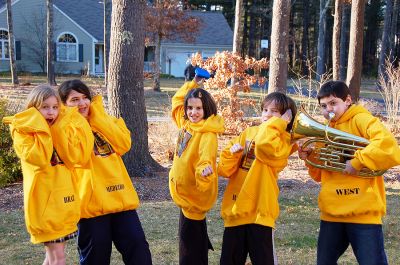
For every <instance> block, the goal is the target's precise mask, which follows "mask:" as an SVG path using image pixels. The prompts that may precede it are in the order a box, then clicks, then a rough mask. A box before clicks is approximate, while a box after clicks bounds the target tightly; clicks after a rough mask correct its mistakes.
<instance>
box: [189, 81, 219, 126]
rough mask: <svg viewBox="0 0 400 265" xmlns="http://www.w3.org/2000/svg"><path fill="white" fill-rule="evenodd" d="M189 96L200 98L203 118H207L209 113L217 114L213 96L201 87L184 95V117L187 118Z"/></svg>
mask: <svg viewBox="0 0 400 265" xmlns="http://www.w3.org/2000/svg"><path fill="white" fill-rule="evenodd" d="M189 98H198V99H200V100H201V104H202V105H203V111H204V117H203V119H207V118H208V117H210V116H211V115H217V104H215V101H214V99H213V97H212V96H211V95H210V93H208V92H207V91H206V90H204V89H202V88H195V89H192V90H190V91H189V92H188V93H187V94H186V97H185V103H184V109H185V116H184V117H185V119H188V116H187V114H186V111H187V106H188V100H189Z"/></svg>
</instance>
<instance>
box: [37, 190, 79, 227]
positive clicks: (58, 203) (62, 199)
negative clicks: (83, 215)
mask: <svg viewBox="0 0 400 265" xmlns="http://www.w3.org/2000/svg"><path fill="white" fill-rule="evenodd" d="M79 207H80V205H79V198H78V195H77V194H76V193H75V192H74V191H73V189H71V188H62V189H54V190H52V191H51V193H50V196H49V199H48V201H47V204H46V206H45V209H44V211H43V214H42V223H43V228H44V229H45V230H50V231H59V230H62V229H64V227H65V226H70V225H76V224H77V223H78V221H79V218H80V208H79Z"/></svg>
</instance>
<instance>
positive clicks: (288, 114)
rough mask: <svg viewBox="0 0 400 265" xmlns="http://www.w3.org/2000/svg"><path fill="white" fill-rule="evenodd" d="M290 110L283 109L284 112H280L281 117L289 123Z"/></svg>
mask: <svg viewBox="0 0 400 265" xmlns="http://www.w3.org/2000/svg"><path fill="white" fill-rule="evenodd" d="M292 117H293V115H292V110H291V109H287V110H286V111H285V113H283V114H282V116H281V118H282V119H284V120H285V121H286V122H287V123H290V121H291V120H292Z"/></svg>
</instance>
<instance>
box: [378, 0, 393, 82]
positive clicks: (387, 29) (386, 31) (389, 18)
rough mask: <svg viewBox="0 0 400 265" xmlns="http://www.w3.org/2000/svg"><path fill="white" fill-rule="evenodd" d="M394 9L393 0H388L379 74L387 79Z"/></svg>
mask: <svg viewBox="0 0 400 265" xmlns="http://www.w3.org/2000/svg"><path fill="white" fill-rule="evenodd" d="M392 11H393V0H386V10H385V20H384V26H383V32H382V45H381V52H380V54H379V68H378V74H379V76H383V78H384V79H385V80H386V79H387V76H386V63H385V62H386V59H389V47H390V43H389V39H390V28H391V25H392Z"/></svg>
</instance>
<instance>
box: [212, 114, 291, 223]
mask: <svg viewBox="0 0 400 265" xmlns="http://www.w3.org/2000/svg"><path fill="white" fill-rule="evenodd" d="M286 126H287V123H286V122H285V121H284V120H283V119H281V118H277V117H272V118H270V119H268V120H267V121H266V122H264V123H262V124H261V125H259V126H253V127H249V128H247V129H246V130H244V131H243V132H242V133H241V134H240V135H239V136H238V137H236V138H235V139H233V140H232V141H231V142H230V143H229V144H228V146H227V147H226V148H225V149H224V150H223V151H222V153H221V156H220V160H219V164H218V174H219V175H220V176H223V177H225V178H229V182H228V185H227V187H226V189H225V193H224V196H223V199H222V206H221V216H222V218H223V219H224V225H225V227H231V226H239V225H245V224H259V225H263V226H269V227H275V220H276V219H277V218H278V215H279V205H278V195H279V188H278V184H277V181H278V173H279V172H280V171H282V170H283V168H284V167H285V166H286V165H287V162H288V157H289V156H290V154H291V153H292V152H293V151H294V150H295V148H294V147H292V144H291V143H290V133H288V132H286ZM237 143H238V144H240V145H241V146H243V147H244V150H243V151H242V152H237V153H234V154H232V153H231V151H230V148H231V147H232V146H233V145H234V144H237Z"/></svg>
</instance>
